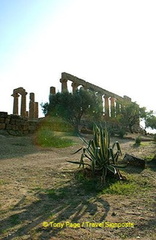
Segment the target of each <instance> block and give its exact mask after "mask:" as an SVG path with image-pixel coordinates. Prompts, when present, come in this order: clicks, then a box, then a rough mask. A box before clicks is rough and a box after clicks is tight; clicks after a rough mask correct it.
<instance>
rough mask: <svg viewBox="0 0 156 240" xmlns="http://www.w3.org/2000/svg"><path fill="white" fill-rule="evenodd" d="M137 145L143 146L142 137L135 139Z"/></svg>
mask: <svg viewBox="0 0 156 240" xmlns="http://www.w3.org/2000/svg"><path fill="white" fill-rule="evenodd" d="M135 144H136V145H140V144H141V137H140V136H138V137H137V138H136V139H135Z"/></svg>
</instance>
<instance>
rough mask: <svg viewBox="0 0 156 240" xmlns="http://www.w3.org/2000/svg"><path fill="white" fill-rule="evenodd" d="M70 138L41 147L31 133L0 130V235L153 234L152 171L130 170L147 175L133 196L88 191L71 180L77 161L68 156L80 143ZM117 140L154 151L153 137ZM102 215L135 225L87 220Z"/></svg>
mask: <svg viewBox="0 0 156 240" xmlns="http://www.w3.org/2000/svg"><path fill="white" fill-rule="evenodd" d="M73 139H74V140H75V142H76V144H75V145H74V146H72V147H68V148H65V149H54V148H51V149H50V148H48V149H42V148H39V147H36V146H34V145H33V143H32V138H31V137H10V136H3V135H0V176H1V177H0V208H1V227H0V236H1V237H0V239H2V240H4V239H13V240H19V239H23V240H24V239H27V240H30V239H32V240H37V239H39V240H43V239H47V240H49V239H54V240H59V239H74V240H76V239H84V240H85V239H88V240H89V239H92V240H93V239H106V240H107V239H112V240H113V239H131V240H132V239H144V240H145V239H151V240H154V239H156V235H155V234H154V227H155V224H156V222H155V213H156V212H155V188H154V184H155V177H156V172H155V171H151V170H149V169H145V170H143V171H142V172H141V173H137V172H136V173H135V174H136V175H137V176H138V174H140V175H139V176H141V178H143V179H144V178H147V179H148V181H150V182H151V189H150V190H148V191H146V192H145V193H141V194H140V193H139V192H138V195H136V194H135V196H134V197H133V196H123V195H115V194H114V195H112V194H104V195H98V194H97V193H91V192H89V193H88V194H87V193H86V192H84V191H83V188H79V187H77V185H76V183H75V180H74V172H75V170H76V169H77V166H76V165H72V164H70V163H68V162H67V160H78V159H79V156H80V154H77V155H71V153H72V152H74V151H75V150H77V149H78V147H79V146H81V145H82V144H81V142H80V140H79V139H77V138H76V137H75V138H74V137H73ZM120 142H121V147H122V149H123V154H124V153H126V152H128V153H132V154H134V155H135V156H138V157H145V156H151V155H153V156H154V154H156V148H155V146H156V145H155V144H153V143H152V142H144V144H143V145H142V146H141V147H138V148H136V147H134V146H133V144H134V141H132V140H121V141H120ZM50 220H51V221H55V222H57V223H59V222H64V223H65V224H67V223H66V222H68V221H72V222H74V223H75V224H76V223H77V224H78V223H80V225H81V226H80V227H79V226H78V225H77V226H75V228H74V227H73V226H69V225H68V226H66V227H64V228H62V229H61V228H60V227H54V226H53V227H43V222H49V221H50ZM104 221H106V222H110V223H125V222H131V223H134V225H135V227H134V228H132V227H129V228H128V227H127V228H112V227H105V228H102V227H100V226H96V227H94V226H93V225H92V226H91V225H88V224H89V223H101V222H104ZM87 222H89V223H87ZM82 223H84V225H83V226H82ZM147 237H148V238H147Z"/></svg>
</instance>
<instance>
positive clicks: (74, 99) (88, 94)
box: [42, 88, 102, 131]
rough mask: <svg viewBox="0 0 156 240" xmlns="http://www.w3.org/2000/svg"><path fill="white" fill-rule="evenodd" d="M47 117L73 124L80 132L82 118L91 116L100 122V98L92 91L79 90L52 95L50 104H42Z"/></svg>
mask: <svg viewBox="0 0 156 240" xmlns="http://www.w3.org/2000/svg"><path fill="white" fill-rule="evenodd" d="M42 109H43V113H44V114H45V115H51V116H57V117H61V118H63V119H65V120H67V121H68V122H69V123H71V124H72V125H73V126H74V128H75V130H76V131H78V125H79V124H80V121H81V118H82V116H84V115H85V116H91V117H92V119H93V120H94V119H97V120H99V119H100V117H102V104H100V98H99V96H98V95H97V94H96V93H95V92H92V91H88V90H87V91H86V90H84V89H82V88H81V89H79V90H77V91H75V92H74V93H73V94H72V93H69V92H63V93H59V92H58V93H56V94H51V95H50V97H49V103H45V104H42Z"/></svg>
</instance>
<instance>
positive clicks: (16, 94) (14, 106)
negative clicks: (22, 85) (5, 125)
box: [11, 92, 19, 115]
mask: <svg viewBox="0 0 156 240" xmlns="http://www.w3.org/2000/svg"><path fill="white" fill-rule="evenodd" d="M11 96H13V97H14V102H13V114H15V115H18V97H19V94H18V93H16V92H13V94H12V95H11Z"/></svg>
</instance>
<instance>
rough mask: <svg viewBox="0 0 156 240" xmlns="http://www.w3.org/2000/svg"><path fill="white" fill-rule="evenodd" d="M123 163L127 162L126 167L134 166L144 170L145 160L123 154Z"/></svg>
mask: <svg viewBox="0 0 156 240" xmlns="http://www.w3.org/2000/svg"><path fill="white" fill-rule="evenodd" d="M123 161H125V162H127V163H128V165H131V166H134V167H141V168H145V160H144V159H141V158H138V157H135V156H133V155H130V154H127V153H126V154H125V156H124V158H123Z"/></svg>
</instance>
